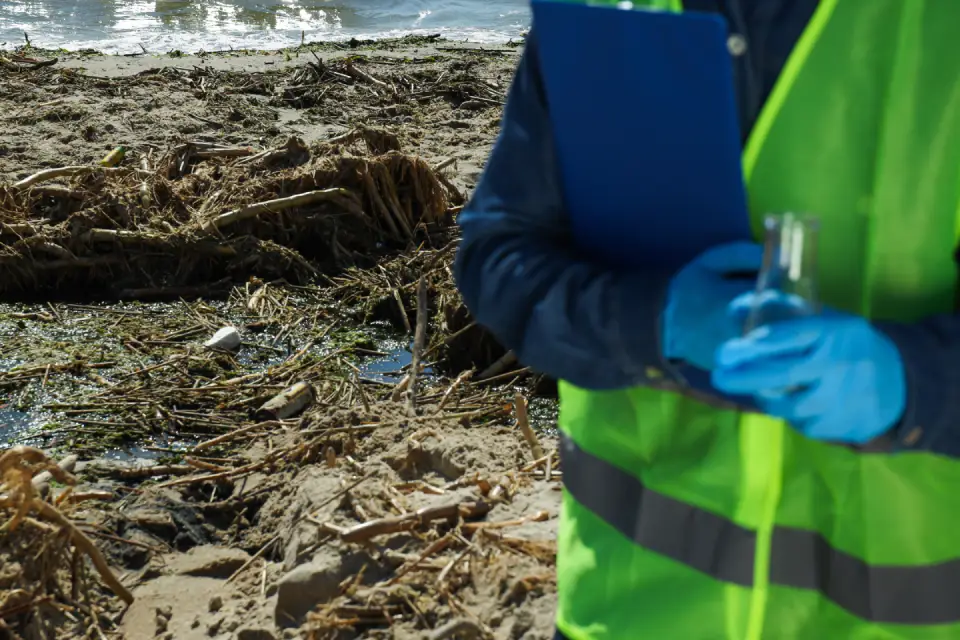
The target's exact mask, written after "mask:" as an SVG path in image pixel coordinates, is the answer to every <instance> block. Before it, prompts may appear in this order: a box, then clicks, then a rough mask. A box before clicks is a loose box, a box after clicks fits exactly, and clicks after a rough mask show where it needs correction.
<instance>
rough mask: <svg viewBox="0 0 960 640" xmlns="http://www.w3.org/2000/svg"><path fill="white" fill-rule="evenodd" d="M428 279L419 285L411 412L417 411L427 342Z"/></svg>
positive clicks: (409, 399) (411, 374)
mask: <svg viewBox="0 0 960 640" xmlns="http://www.w3.org/2000/svg"><path fill="white" fill-rule="evenodd" d="M428 313H429V309H428V302H427V279H426V277H425V276H423V275H421V276H420V281H419V282H418V283H417V330H416V333H415V334H414V337H413V358H412V359H411V361H410V395H409V396H407V398H408V403H409V407H410V411H411V412H413V411H416V409H417V375H418V374H419V372H420V356H421V354H422V353H423V347H424V345H425V344H426V342H427V315H428Z"/></svg>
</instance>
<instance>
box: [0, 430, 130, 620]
mask: <svg viewBox="0 0 960 640" xmlns="http://www.w3.org/2000/svg"><path fill="white" fill-rule="evenodd" d="M41 474H45V475H48V476H49V477H50V479H53V480H56V481H58V482H60V483H62V484H64V485H67V488H66V490H63V491H61V492H60V493H59V494H58V495H57V496H56V497H55V498H53V499H52V501H48V498H47V497H45V496H44V495H42V492H43V490H44V489H46V491H47V492H48V493H49V492H50V489H49V486H48V485H46V484H45V482H46V481H45V480H43V479H41ZM75 484H76V478H74V476H73V475H72V474H71V473H69V472H68V471H66V470H65V469H63V468H61V467H60V466H58V465H57V464H56V463H54V462H53V461H52V460H50V459H49V458H48V457H47V456H46V454H44V453H43V452H42V451H40V450H38V449H35V448H32V447H23V446H17V447H13V448H11V449H8V450H6V451H3V452H2V453H0V520H2V524H0V557H12V558H14V559H15V560H16V562H13V563H10V564H7V563H4V564H3V565H0V631H4V630H6V631H8V632H11V633H12V632H13V629H12V628H11V625H13V627H17V626H20V625H18V621H23V620H30V621H31V623H32V624H34V625H41V626H42V624H43V623H42V620H43V619H44V618H45V617H49V616H50V615H51V614H52V615H57V616H58V617H59V616H63V614H64V612H69V611H70V610H71V609H73V610H77V609H85V610H86V612H87V613H90V611H91V609H90V607H91V606H94V605H91V603H90V598H89V595H87V594H86V591H87V590H89V589H91V588H92V586H91V584H90V583H89V581H88V579H87V577H86V576H85V572H84V571H83V567H82V557H83V556H86V557H88V558H89V559H90V561H91V562H92V564H93V566H94V567H95V569H96V571H97V572H98V574H99V576H100V578H101V580H102V581H103V582H104V583H105V584H106V585H107V587H109V589H110V590H111V591H113V593H114V594H115V595H117V596H118V597H120V598H121V599H122V600H123V601H124V602H126V603H127V604H129V603H131V602H133V595H132V594H131V593H130V591H129V590H128V589H127V588H126V587H125V586H123V584H122V583H121V582H120V581H119V580H118V579H117V577H116V576H115V575H114V574H113V571H112V570H111V569H110V567H109V566H108V564H107V561H106V560H105V559H104V557H103V555H102V554H101V553H100V550H99V549H98V548H97V547H96V545H95V544H94V543H93V542H92V541H91V540H90V538H89V537H87V535H86V534H85V533H84V532H83V531H82V530H81V529H80V528H79V527H78V526H77V524H75V523H74V522H73V520H72V519H71V518H70V517H69V516H68V515H66V514H65V513H64V512H63V511H62V510H61V509H64V508H70V506H71V505H75V504H77V503H80V502H83V501H84V500H87V499H103V498H105V497H112V496H109V494H108V495H106V496H105V495H104V494H103V493H102V492H92V493H88V494H83V493H78V492H74V491H73V486H74V485H75ZM34 514H35V515H36V518H34V517H33V515H34ZM81 592H84V599H85V601H86V604H81V602H80V597H79V595H80V594H81ZM68 594H69V595H68ZM40 607H45V608H46V609H48V611H47V615H46V616H45V615H44V614H43V613H41V612H40V611H38V608H40ZM92 617H93V619H94V620H95V619H96V613H95V612H94V613H93V614H92ZM68 618H69V616H68ZM73 621H74V622H76V621H77V618H76V617H74V618H73Z"/></svg>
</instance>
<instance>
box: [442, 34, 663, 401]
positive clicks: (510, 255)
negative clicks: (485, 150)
mask: <svg viewBox="0 0 960 640" xmlns="http://www.w3.org/2000/svg"><path fill="white" fill-rule="evenodd" d="M458 222H459V224H460V227H461V231H462V240H461V244H460V247H459V250H458V252H457V257H456V263H455V275H456V280H457V285H458V287H459V289H460V292H461V293H462V295H463V298H464V301H465V303H466V305H467V307H468V308H469V309H470V311H471V312H472V313H473V315H474V317H475V318H476V319H477V321H478V322H479V323H480V324H482V325H484V326H486V327H487V328H488V329H490V330H491V331H492V332H493V334H494V335H495V336H497V338H498V339H499V340H500V341H501V342H502V343H503V344H504V345H505V346H507V347H508V348H510V349H513V350H514V352H515V353H516V354H517V357H518V359H519V360H520V361H521V362H523V363H524V364H526V365H527V366H530V367H532V368H534V369H536V370H537V371H540V372H542V373H546V374H547V375H550V376H553V377H556V378H559V379H564V380H567V381H570V382H572V383H573V384H576V385H578V386H581V387H584V388H589V389H611V388H619V387H625V386H631V385H635V384H638V383H640V382H643V381H644V380H645V379H646V376H645V371H646V370H647V367H648V366H654V367H658V366H659V363H660V348H659V340H658V336H657V333H658V325H659V316H660V309H661V305H662V299H663V297H664V295H665V291H666V288H667V285H668V283H669V277H670V274H667V273H655V272H643V273H639V272H625V271H617V270H612V269H610V268H607V267H603V266H601V265H598V264H595V263H592V262H590V261H589V260H587V259H585V258H584V257H583V256H582V255H579V254H578V252H577V250H576V248H575V247H574V246H573V242H572V237H571V230H570V223H569V218H568V215H567V212H566V211H565V210H564V205H563V197H562V185H561V183H560V179H559V170H558V166H557V160H556V155H555V151H554V146H553V138H552V134H551V129H550V122H549V117H548V114H547V106H546V99H545V94H544V90H543V86H542V83H541V78H540V71H539V66H538V62H537V47H536V40H535V36H534V34H533V33H531V36H530V37H529V38H528V41H527V47H526V50H525V52H524V55H523V57H522V59H521V62H520V65H519V68H518V70H517V73H516V76H515V78H514V81H513V85H512V87H511V89H510V94H509V96H508V100H507V106H506V109H505V111H504V116H503V121H502V125H501V131H500V136H499V138H498V140H497V142H496V144H495V145H494V149H493V152H492V154H491V156H490V159H489V161H488V163H487V167H486V170H485V172H484V174H483V176H482V177H481V179H480V182H479V184H478V185H477V189H476V191H475V193H474V195H473V197H472V199H471V201H470V203H469V204H468V205H467V206H466V207H465V209H464V211H463V212H461V214H460V216H459V218H458Z"/></svg>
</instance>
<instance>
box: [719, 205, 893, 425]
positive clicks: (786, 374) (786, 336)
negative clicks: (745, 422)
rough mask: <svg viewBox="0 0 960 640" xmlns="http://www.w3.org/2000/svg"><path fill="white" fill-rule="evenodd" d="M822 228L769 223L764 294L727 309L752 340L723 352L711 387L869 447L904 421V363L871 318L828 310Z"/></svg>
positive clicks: (800, 219) (798, 221) (776, 219)
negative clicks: (819, 267)
mask: <svg viewBox="0 0 960 640" xmlns="http://www.w3.org/2000/svg"><path fill="white" fill-rule="evenodd" d="M818 231H819V230H818V227H817V223H816V220H815V219H813V218H810V217H805V216H797V215H793V214H786V215H783V216H769V217H768V219H767V223H766V238H765V251H764V264H763V268H762V271H761V275H760V278H759V280H758V286H757V289H756V291H754V292H751V293H746V294H744V295H742V296H739V297H738V298H737V299H735V300H734V301H733V302H732V303H731V304H730V306H729V309H728V310H729V313H730V314H731V316H732V317H734V318H739V319H741V320H742V321H743V322H744V327H745V330H746V331H745V334H744V335H743V336H742V337H738V338H733V339H731V340H728V341H726V342H725V343H723V344H722V345H721V346H720V348H719V349H718V350H717V354H716V361H715V368H714V370H713V373H712V381H713V385H714V386H715V387H716V388H717V389H719V390H721V391H724V392H726V393H730V394H739V395H752V396H754V398H755V399H756V401H757V404H758V405H759V406H760V407H761V408H762V409H763V410H764V412H766V413H768V414H770V415H773V416H776V417H780V418H783V419H784V420H787V421H788V422H790V423H791V424H792V425H793V427H794V428H796V429H798V430H799V431H800V432H802V433H804V434H805V435H807V436H808V437H810V438H815V439H820V440H829V441H835V442H845V443H851V444H862V443H865V442H867V441H869V440H871V439H873V438H874V437H876V436H878V435H880V434H882V433H884V432H885V431H887V430H888V429H890V428H891V427H893V426H894V425H895V424H896V423H897V422H898V421H899V420H900V417H901V415H902V414H903V410H904V407H905V405H906V381H905V374H904V369H903V363H902V361H901V358H900V354H899V352H898V351H897V348H896V347H895V346H894V344H893V343H892V342H891V341H890V340H889V339H888V338H887V337H886V336H885V335H883V334H882V333H880V332H879V331H877V330H876V329H875V328H874V327H873V326H872V325H871V323H870V322H869V321H868V320H867V319H865V318H862V317H860V316H855V315H850V314H845V313H842V312H840V311H837V310H835V309H832V308H830V307H823V308H822V309H821V308H820V305H819V304H818V292H817V272H816V252H817V234H818Z"/></svg>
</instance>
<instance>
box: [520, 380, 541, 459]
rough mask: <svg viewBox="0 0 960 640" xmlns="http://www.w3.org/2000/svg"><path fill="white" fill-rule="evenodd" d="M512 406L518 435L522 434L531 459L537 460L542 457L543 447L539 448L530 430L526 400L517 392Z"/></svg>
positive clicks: (534, 435) (538, 443)
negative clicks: (518, 429) (515, 415)
mask: <svg viewBox="0 0 960 640" xmlns="http://www.w3.org/2000/svg"><path fill="white" fill-rule="evenodd" d="M513 406H514V407H515V409H516V411H517V426H518V427H519V428H520V433H522V434H523V438H524V440H526V441H527V445H529V447H530V451H531V453H533V459H534V460H539V459H540V458H542V457H543V447H541V446H540V441H539V440H538V439H537V434H535V433H534V432H533V429H531V428H530V419H529V417H528V416H527V400H526V398H524V397H523V394H522V393H520V392H519V391H518V392H517V393H516V395H514V396H513Z"/></svg>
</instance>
